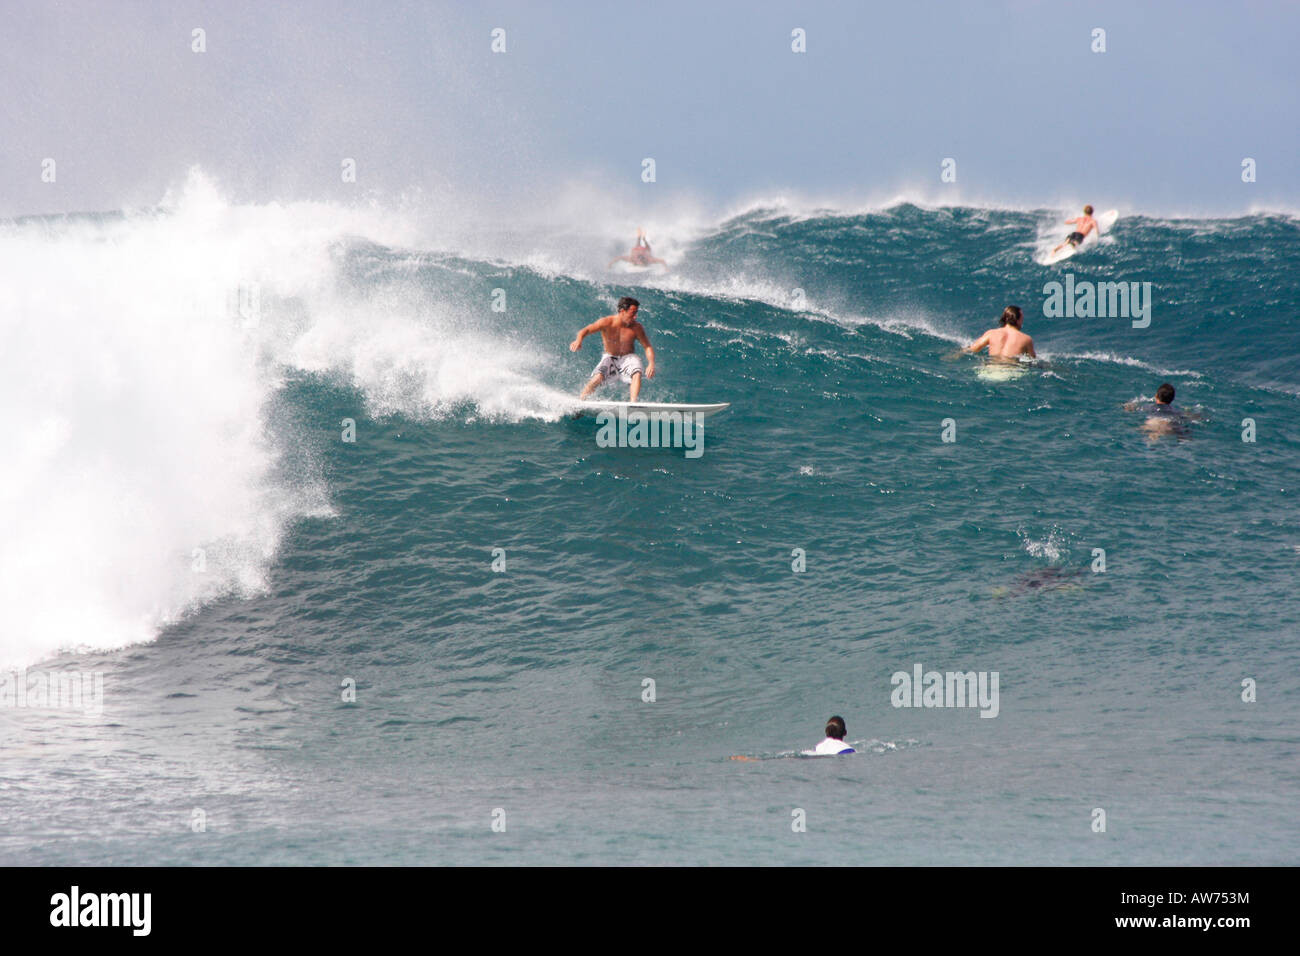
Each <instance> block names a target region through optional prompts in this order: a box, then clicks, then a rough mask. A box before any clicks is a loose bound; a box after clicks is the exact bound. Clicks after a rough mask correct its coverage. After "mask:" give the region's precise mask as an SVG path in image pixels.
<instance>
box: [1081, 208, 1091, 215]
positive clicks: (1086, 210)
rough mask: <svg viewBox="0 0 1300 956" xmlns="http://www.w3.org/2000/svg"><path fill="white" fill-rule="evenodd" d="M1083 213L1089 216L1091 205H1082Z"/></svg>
mask: <svg viewBox="0 0 1300 956" xmlns="http://www.w3.org/2000/svg"><path fill="white" fill-rule="evenodd" d="M1083 214H1084V215H1085V216H1091V215H1092V207H1091V206H1084V207H1083Z"/></svg>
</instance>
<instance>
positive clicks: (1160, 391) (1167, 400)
mask: <svg viewBox="0 0 1300 956" xmlns="http://www.w3.org/2000/svg"><path fill="white" fill-rule="evenodd" d="M1173 400H1174V387H1173V386H1172V385H1170V384H1169V383H1168V382H1165V383H1164V384H1163V385H1161V386H1160V387H1159V388H1157V389H1156V401H1157V402H1159V403H1160V404H1161V405H1169V404H1172V403H1173Z"/></svg>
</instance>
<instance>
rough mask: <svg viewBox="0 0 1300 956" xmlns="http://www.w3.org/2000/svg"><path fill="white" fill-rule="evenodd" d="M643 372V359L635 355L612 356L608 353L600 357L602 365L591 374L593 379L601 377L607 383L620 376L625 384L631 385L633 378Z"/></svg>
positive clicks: (630, 353)
mask: <svg viewBox="0 0 1300 956" xmlns="http://www.w3.org/2000/svg"><path fill="white" fill-rule="evenodd" d="M641 371H642V369H641V359H640V357H639V356H637V355H636V354H635V353H632V352H629V353H628V354H627V355H610V354H609V353H608V352H606V353H605V354H604V355H602V356H601V357H600V364H599V365H597V366H596V371H594V372H592V373H591V374H592V376H593V377H595V376H597V375H599V376H600V377H601V380H602V381H606V382H608V381H609V380H610V379H611V378H614V377H615V376H618V378H619V380H620V381H622V382H623V383H624V384H627V385H631V384H632V376H633V375H636V374H640V372H641Z"/></svg>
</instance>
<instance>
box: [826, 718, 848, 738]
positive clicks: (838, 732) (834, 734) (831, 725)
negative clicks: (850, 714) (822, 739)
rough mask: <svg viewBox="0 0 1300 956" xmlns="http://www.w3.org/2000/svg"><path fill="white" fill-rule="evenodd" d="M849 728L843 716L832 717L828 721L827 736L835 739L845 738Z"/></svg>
mask: <svg viewBox="0 0 1300 956" xmlns="http://www.w3.org/2000/svg"><path fill="white" fill-rule="evenodd" d="M848 732H849V729H848V728H847V727H845V726H844V718H843V717H832V718H831V719H830V720H828V721H826V736H827V737H830V738H832V739H834V740H843V739H844V735H845V734H847V733H848Z"/></svg>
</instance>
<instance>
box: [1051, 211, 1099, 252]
mask: <svg viewBox="0 0 1300 956" xmlns="http://www.w3.org/2000/svg"><path fill="white" fill-rule="evenodd" d="M1065 224H1066V225H1067V226H1078V229H1076V230H1075V231H1074V232H1072V233H1070V234H1069V235H1068V236H1066V237H1065V242H1063V243H1061V244H1060V245H1059V246H1057V247H1056V248H1055V249H1053V250H1052V255H1056V254H1057V253H1058V252H1060V251H1061V250H1062V249H1064V248H1065V247H1066V246H1078V245H1080V244H1081V243H1082V242H1083V240H1084V239H1086V238H1088V233H1090V232H1092V231H1093V230H1094V229H1095V230H1097V234H1098V235H1101V229H1100V227H1098V225H1097V220H1096V219H1093V218H1092V207H1091V206H1084V207H1083V215H1082V216H1076V217H1075V218H1073V219H1067V220H1065Z"/></svg>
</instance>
